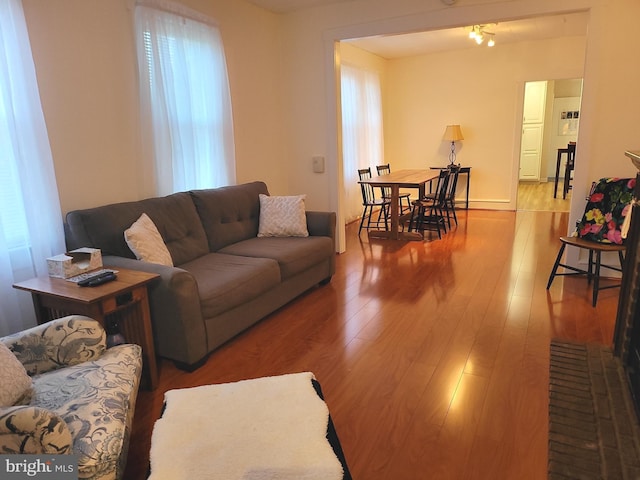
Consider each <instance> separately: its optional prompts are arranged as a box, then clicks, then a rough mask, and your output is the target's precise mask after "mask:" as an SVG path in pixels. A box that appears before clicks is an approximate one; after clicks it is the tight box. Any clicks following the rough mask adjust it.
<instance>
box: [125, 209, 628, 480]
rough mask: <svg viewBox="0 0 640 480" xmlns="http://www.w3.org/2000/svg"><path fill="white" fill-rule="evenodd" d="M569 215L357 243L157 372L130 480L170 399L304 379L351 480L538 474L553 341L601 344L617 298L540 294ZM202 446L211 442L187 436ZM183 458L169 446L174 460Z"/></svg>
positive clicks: (567, 291) (575, 292)
mask: <svg viewBox="0 0 640 480" xmlns="http://www.w3.org/2000/svg"><path fill="white" fill-rule="evenodd" d="M567 218H568V215H567V214H566V213H554V212H532V211H519V212H489V211H481V210H472V211H469V212H465V211H462V212H460V225H459V226H458V227H457V228H456V229H453V230H452V231H451V232H449V233H447V234H446V235H445V236H444V237H443V239H442V240H437V236H435V237H434V238H435V239H434V240H432V241H425V242H394V241H391V240H384V241H383V240H371V241H369V240H368V239H367V235H366V233H364V232H363V234H362V240H359V239H358V237H357V235H356V232H357V225H352V226H350V227H349V229H348V241H347V251H346V253H344V254H341V255H339V256H338V258H337V273H336V275H335V276H334V277H333V280H332V281H331V283H330V284H329V285H327V286H324V287H318V288H314V289H312V290H310V291H309V292H307V293H306V294H305V295H303V296H301V297H300V298H298V299H297V300H295V301H294V302H292V303H291V304H289V305H287V306H286V307H284V308H282V309H281V310H279V311H278V312H276V313H274V314H272V315H271V316H269V317H268V318H266V319H265V320H263V321H262V322H260V323H259V324H257V325H255V326H254V327H252V328H251V329H249V330H248V331H246V332H245V333H244V334H242V335H240V336H239V337H237V338H236V339H235V340H233V341H231V342H230V343H228V344H227V345H225V346H224V347H222V348H221V349H219V350H218V351H216V352H214V354H212V355H211V357H210V358H209V360H208V362H207V363H206V365H205V366H203V367H202V368H200V369H198V370H197V371H196V372H194V373H190V374H189V373H184V372H181V371H179V370H177V369H176V368H175V367H174V366H173V364H172V363H171V362H167V361H161V362H160V365H159V367H160V382H159V388H158V389H157V390H156V391H155V392H147V391H141V392H140V394H139V396H138V402H137V409H136V413H135V419H134V428H133V432H132V437H131V447H130V451H129V463H128V468H127V475H126V478H127V479H130V480H139V479H140V480H141V479H143V478H145V475H146V473H147V465H148V452H149V448H150V438H151V431H152V428H153V423H154V422H155V420H156V419H157V418H158V417H159V415H160V410H161V407H162V400H163V393H164V392H165V391H166V390H168V389H173V388H182V387H189V386H196V385H202V384H209V383H220V382H230V381H236V380H241V379H247V378H255V377H260V376H265V375H278V374H284V373H291V372H300V371H312V372H314V373H315V375H316V377H317V379H318V380H319V381H320V382H321V384H322V389H323V392H324V394H325V397H326V402H327V404H328V406H329V408H330V411H331V415H332V417H333V420H334V423H335V426H336V429H337V432H338V435H339V437H340V440H341V443H342V447H343V449H344V451H345V455H346V457H347V461H348V465H349V467H350V470H351V473H352V475H353V478H354V479H358V480H385V479H389V480H402V479H407V480H408V479H411V480H416V479H455V480H460V479H491V480H494V479H518V480H526V479H536V480H537V479H544V478H546V469H547V422H548V419H547V415H548V407H547V401H548V398H547V396H548V368H549V341H550V339H551V338H553V337H558V338H563V339H576V340H581V341H593V342H599V343H605V344H610V343H611V339H612V335H613V325H614V321H615V315H616V307H617V295H618V289H611V290H605V291H603V292H601V294H600V298H599V300H598V305H597V307H595V308H593V307H592V306H591V303H590V294H589V289H588V287H587V284H586V281H585V280H584V279H581V278H562V277H559V278H557V279H556V280H555V282H554V284H553V286H552V288H551V290H550V291H549V292H547V290H546V289H545V286H546V282H547V278H548V275H549V271H550V269H551V266H552V264H553V261H554V258H555V256H556V253H557V251H558V247H559V242H558V240H557V238H558V236H560V235H561V234H564V233H566V229H567ZM193 441H194V442H206V438H194V439H193ZM179 454H180V452H176V455H179Z"/></svg>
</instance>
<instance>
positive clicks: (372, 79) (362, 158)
mask: <svg viewBox="0 0 640 480" xmlns="http://www.w3.org/2000/svg"><path fill="white" fill-rule="evenodd" d="M341 98H342V160H343V171H344V188H345V205H346V210H345V218H346V220H347V222H350V221H353V220H355V219H356V218H358V216H359V215H361V214H362V194H361V192H360V185H359V184H358V169H361V168H367V167H370V168H371V173H372V175H377V172H376V165H381V164H382V163H383V159H384V152H383V131H382V99H381V93H380V78H379V75H378V73H376V72H372V71H368V70H364V69H361V68H358V67H354V66H351V65H342V67H341Z"/></svg>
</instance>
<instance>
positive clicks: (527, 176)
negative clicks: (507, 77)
mask: <svg viewBox="0 0 640 480" xmlns="http://www.w3.org/2000/svg"><path fill="white" fill-rule="evenodd" d="M546 99H547V82H546V81H544V82H527V83H526V84H525V86H524V112H523V116H522V139H521V142H520V180H535V181H539V180H540V167H541V163H542V136H543V132H544V111H545V104H546Z"/></svg>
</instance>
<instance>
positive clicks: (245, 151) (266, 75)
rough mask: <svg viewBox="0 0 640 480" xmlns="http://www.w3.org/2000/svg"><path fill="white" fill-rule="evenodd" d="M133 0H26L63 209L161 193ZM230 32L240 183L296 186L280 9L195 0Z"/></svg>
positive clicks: (235, 0)
mask: <svg viewBox="0 0 640 480" xmlns="http://www.w3.org/2000/svg"><path fill="white" fill-rule="evenodd" d="M133 3H134V2H133V0H47V1H40V0H23V4H24V10H25V17H26V20H27V27H28V30H29V37H30V41H31V47H32V50H33V56H34V61H35V66H36V73H37V77H38V85H39V88H40V95H41V101H42V105H43V111H44V115H45V120H46V123H47V127H48V131H49V140H50V143H51V148H52V152H53V159H54V164H55V170H56V178H57V182H58V189H59V191H60V202H61V205H62V209H63V212H67V211H69V210H72V209H76V208H86V207H91V206H97V205H102V204H105V203H110V202H118V201H125V200H133V199H139V198H143V197H147V196H153V195H154V190H153V186H152V184H151V182H150V181H149V178H148V175H146V173H145V172H146V171H148V168H147V167H148V165H149V164H150V163H149V162H150V161H151V160H150V159H148V158H147V159H145V158H142V154H141V148H140V132H139V121H138V81H137V63H136V56H135V40H134V34H133ZM182 3H184V4H185V5H187V6H189V7H191V8H193V9H195V10H198V11H200V12H201V13H204V14H206V15H208V16H210V17H211V18H213V19H215V20H216V21H217V22H218V23H219V25H220V30H221V33H222V39H223V42H224V45H225V51H226V56H227V64H228V71H229V78H230V85H231V96H232V104H233V113H234V129H235V138H236V159H237V172H236V173H237V179H238V182H239V183H242V182H248V181H252V180H257V179H260V180H264V181H265V182H266V183H267V185H268V186H269V189H270V191H271V193H276V194H277V193H287V191H288V186H289V181H288V169H287V161H286V160H285V158H286V150H287V149H286V144H285V142H284V138H283V131H284V130H283V122H282V117H283V114H282V108H283V105H282V97H281V94H282V90H281V88H280V87H281V77H280V75H281V68H280V62H281V58H282V55H281V35H280V31H281V30H280V28H279V23H280V18H279V17H278V16H277V15H275V14H272V13H269V12H267V11H265V10H263V9H260V8H257V7H255V6H253V5H251V4H249V3H247V2H244V1H242V0H190V1H183V2H182Z"/></svg>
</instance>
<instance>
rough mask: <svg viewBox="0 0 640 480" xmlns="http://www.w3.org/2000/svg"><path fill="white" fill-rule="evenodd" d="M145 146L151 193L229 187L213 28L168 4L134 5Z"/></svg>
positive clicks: (226, 96) (230, 150)
mask: <svg viewBox="0 0 640 480" xmlns="http://www.w3.org/2000/svg"><path fill="white" fill-rule="evenodd" d="M136 35H137V41H138V64H139V69H140V96H141V104H142V105H141V112H142V119H143V132H144V137H145V138H144V141H145V144H146V146H147V148H149V149H150V151H151V156H152V157H153V159H154V165H155V180H156V183H157V192H158V194H161V195H166V194H170V193H174V192H178V191H184V190H191V189H198V188H212V187H218V186H222V185H229V184H233V183H235V152H234V143H233V126H232V125H233V123H232V115H231V96H230V93H229V84H228V78H227V68H226V60H225V56H224V49H223V45H222V39H221V37H220V32H219V31H218V28H217V27H215V26H214V25H212V24H211V22H210V21H209V20H208V19H206V18H203V17H202V16H200V15H198V14H197V13H194V12H191V11H187V10H186V9H185V8H184V7H180V6H177V5H174V4H171V3H167V2H159V1H158V2H149V1H144V2H139V3H138V5H137V6H136Z"/></svg>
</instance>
